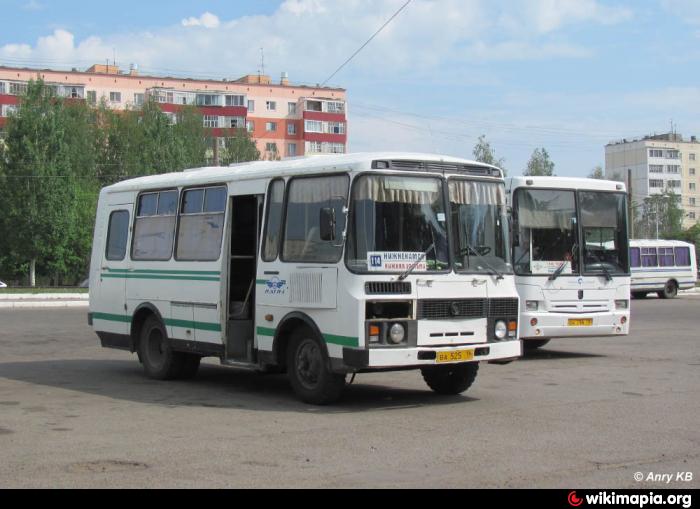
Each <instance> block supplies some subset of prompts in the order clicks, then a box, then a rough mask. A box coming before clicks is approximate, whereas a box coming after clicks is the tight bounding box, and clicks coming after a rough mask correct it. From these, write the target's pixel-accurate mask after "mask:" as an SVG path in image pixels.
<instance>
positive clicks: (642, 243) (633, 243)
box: [630, 239, 695, 247]
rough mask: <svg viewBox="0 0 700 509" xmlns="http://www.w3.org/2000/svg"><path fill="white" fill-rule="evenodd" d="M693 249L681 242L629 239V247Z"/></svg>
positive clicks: (690, 245)
mask: <svg viewBox="0 0 700 509" xmlns="http://www.w3.org/2000/svg"><path fill="white" fill-rule="evenodd" d="M686 246H687V247H695V245H694V244H689V243H688V242H683V241H682V240H663V239H630V247H686Z"/></svg>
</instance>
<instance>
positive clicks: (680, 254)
mask: <svg viewBox="0 0 700 509" xmlns="http://www.w3.org/2000/svg"><path fill="white" fill-rule="evenodd" d="M676 266H678V267H690V248H687V247H677V248H676Z"/></svg>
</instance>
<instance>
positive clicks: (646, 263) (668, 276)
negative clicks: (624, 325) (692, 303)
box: [630, 240, 698, 299]
mask: <svg viewBox="0 0 700 509" xmlns="http://www.w3.org/2000/svg"><path fill="white" fill-rule="evenodd" d="M630 264H631V266H632V297H634V298H635V299H643V298H645V297H646V296H647V294H648V293H651V292H655V293H656V294H657V295H658V296H659V297H660V298H662V299H672V298H674V297H675V296H676V295H677V294H678V290H688V289H690V288H695V284H696V283H697V280H698V265H697V260H696V257H695V246H694V245H693V244H689V243H687V242H682V241H680V240H632V241H631V242H630Z"/></svg>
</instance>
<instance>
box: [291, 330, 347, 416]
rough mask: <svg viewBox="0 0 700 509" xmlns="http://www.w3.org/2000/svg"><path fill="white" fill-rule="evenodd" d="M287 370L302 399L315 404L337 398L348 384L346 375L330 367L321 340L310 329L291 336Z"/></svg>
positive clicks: (330, 401) (326, 403)
mask: <svg viewBox="0 0 700 509" xmlns="http://www.w3.org/2000/svg"><path fill="white" fill-rule="evenodd" d="M287 372H288V375H289V382H290V384H291V386H292V389H294V392H295V393H296V395H297V396H298V397H299V399H301V400H302V401H304V402H305V403H310V404H312V405H328V404H330V403H333V402H335V401H337V400H338V399H339V398H340V395H341V393H342V392H343V388H344V387H345V375H341V374H337V373H333V372H332V371H331V370H330V369H329V361H328V356H327V355H326V353H325V350H324V349H323V346H322V345H321V341H320V340H319V339H318V338H316V337H315V334H313V333H311V332H310V331H309V330H307V329H301V330H299V331H298V332H296V333H295V334H294V336H293V337H292V338H291V342H290V345H289V348H288V350H287Z"/></svg>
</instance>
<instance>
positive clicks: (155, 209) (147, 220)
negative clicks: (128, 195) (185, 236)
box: [131, 190, 178, 261]
mask: <svg viewBox="0 0 700 509" xmlns="http://www.w3.org/2000/svg"><path fill="white" fill-rule="evenodd" d="M177 198H178V192H177V190H170V191H159V192H153V193H144V194H142V195H141V196H139V200H138V206H137V208H136V220H135V221H134V238H133V240H132V243H131V258H132V259H133V260H142V261H147V260H151V261H155V260H170V257H171V256H172V252H173V239H174V237H175V217H176V212H177Z"/></svg>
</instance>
